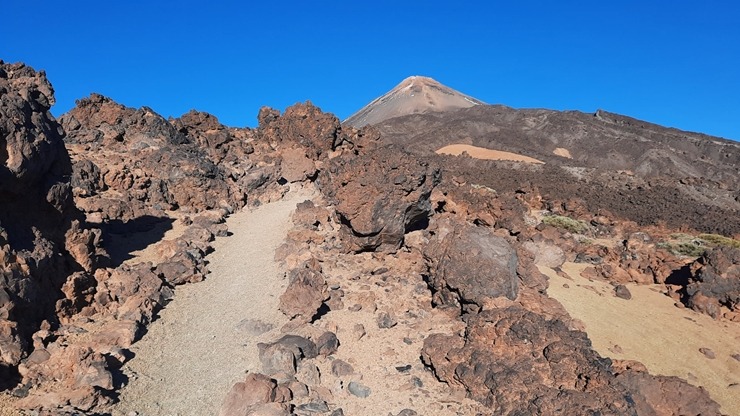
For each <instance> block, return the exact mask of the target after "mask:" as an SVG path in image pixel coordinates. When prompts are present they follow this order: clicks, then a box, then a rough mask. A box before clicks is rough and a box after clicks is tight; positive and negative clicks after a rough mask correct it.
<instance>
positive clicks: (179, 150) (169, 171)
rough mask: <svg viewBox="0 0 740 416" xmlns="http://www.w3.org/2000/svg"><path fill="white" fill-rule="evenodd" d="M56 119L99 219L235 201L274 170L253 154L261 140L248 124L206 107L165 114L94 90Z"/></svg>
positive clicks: (84, 202)
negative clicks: (223, 120) (227, 122)
mask: <svg viewBox="0 0 740 416" xmlns="http://www.w3.org/2000/svg"><path fill="white" fill-rule="evenodd" d="M61 122H62V124H63V126H64V128H65V130H66V131H67V138H66V142H67V144H68V147H69V148H70V150H71V152H72V155H73V159H74V161H75V171H74V173H75V174H74V177H73V184H74V185H75V196H76V197H77V201H78V204H79V205H80V207H82V209H84V210H85V211H86V212H87V213H88V215H90V214H91V213H95V214H96V215H95V216H94V217H96V218H97V219H98V220H100V221H107V220H118V221H124V222H125V221H128V220H131V219H133V218H137V217H141V216H143V215H154V216H163V212H164V211H167V210H174V209H180V210H184V211H189V212H198V211H203V210H208V209H213V208H218V207H228V208H229V209H235V208H239V207H241V206H243V205H244V204H245V203H246V199H247V196H248V195H249V194H250V193H252V191H254V190H255V189H256V188H258V187H260V186H263V185H264V184H265V183H267V182H268V181H269V178H270V177H272V175H274V169H271V168H270V166H269V164H266V165H264V166H262V167H260V168H257V167H256V166H255V165H257V164H258V161H257V160H254V156H252V158H251V159H250V155H254V152H255V146H258V147H259V145H258V144H256V143H253V142H254V137H253V134H252V132H251V131H249V130H236V129H229V128H227V127H225V126H223V125H221V124H220V123H219V122H218V120H217V119H216V118H215V117H214V116H212V115H210V114H206V113H199V112H194V111H191V112H190V113H187V114H185V115H183V116H182V117H181V118H179V119H175V120H172V121H168V120H165V119H164V118H163V117H161V116H160V115H158V114H156V113H154V112H153V111H152V110H151V109H149V108H146V107H142V108H140V109H133V108H128V107H124V106H122V105H120V104H117V103H115V102H113V101H112V100H110V99H108V98H106V97H103V96H101V95H97V94H93V95H91V96H90V97H88V98H85V99H82V100H79V101H77V106H76V107H75V108H73V109H72V110H71V111H70V112H69V113H67V114H65V115H64V116H62V118H61ZM262 147H265V146H262ZM262 154H264V152H262Z"/></svg>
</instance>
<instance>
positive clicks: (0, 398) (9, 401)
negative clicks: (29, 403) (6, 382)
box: [0, 392, 21, 416]
mask: <svg viewBox="0 0 740 416" xmlns="http://www.w3.org/2000/svg"><path fill="white" fill-rule="evenodd" d="M16 400H17V399H16V398H15V397H13V396H11V395H10V394H9V393H7V392H3V393H0V416H20V414H21V413H20V412H19V411H17V410H14V409H15V406H14V405H13V403H15V401H16Z"/></svg>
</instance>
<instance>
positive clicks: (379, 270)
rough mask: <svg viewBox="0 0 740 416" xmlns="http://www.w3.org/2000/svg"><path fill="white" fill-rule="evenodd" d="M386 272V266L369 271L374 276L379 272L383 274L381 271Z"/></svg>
mask: <svg viewBox="0 0 740 416" xmlns="http://www.w3.org/2000/svg"><path fill="white" fill-rule="evenodd" d="M386 272H388V268H387V267H378V268H377V269H375V270H373V271H372V272H370V274H372V275H374V276H377V275H380V274H383V273H386Z"/></svg>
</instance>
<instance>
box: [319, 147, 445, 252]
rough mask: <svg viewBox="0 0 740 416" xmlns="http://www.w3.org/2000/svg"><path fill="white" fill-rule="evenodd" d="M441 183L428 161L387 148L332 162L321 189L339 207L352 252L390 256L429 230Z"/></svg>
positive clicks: (326, 171) (322, 181) (321, 181)
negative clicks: (410, 236)
mask: <svg viewBox="0 0 740 416" xmlns="http://www.w3.org/2000/svg"><path fill="white" fill-rule="evenodd" d="M439 180H440V176H439V170H438V169H437V168H435V167H434V166H432V165H430V164H429V163H428V162H426V161H424V160H420V159H417V158H415V157H412V156H411V155H409V154H408V153H406V152H404V151H403V150H401V149H398V148H394V147H386V148H380V149H377V150H375V151H372V152H369V153H367V154H365V155H364V156H363V157H357V158H352V159H350V160H349V161H347V160H345V159H341V158H338V159H336V160H335V161H332V164H331V165H330V166H329V167H328V168H327V169H325V170H324V171H323V174H322V176H321V177H320V178H319V187H320V189H321V191H322V192H323V193H324V195H326V196H327V198H328V199H329V200H330V202H331V203H333V204H334V205H335V206H336V210H337V214H338V215H339V217H340V220H341V222H342V224H343V227H344V229H345V230H346V232H345V237H346V243H347V248H348V249H349V250H352V251H356V252H360V251H385V252H392V251H395V250H397V249H398V248H399V247H400V246H401V244H402V243H403V236H404V234H405V233H406V232H408V231H411V230H414V229H418V228H424V227H425V226H426V225H425V224H426V223H427V222H428V217H429V215H431V213H432V205H431V201H430V196H431V193H432V189H433V188H434V186H435V185H437V184H438V183H439Z"/></svg>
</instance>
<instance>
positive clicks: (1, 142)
mask: <svg viewBox="0 0 740 416" xmlns="http://www.w3.org/2000/svg"><path fill="white" fill-rule="evenodd" d="M53 103H54V90H53V89H52V87H51V84H50V83H49V81H48V80H47V79H46V75H45V73H44V72H36V71H34V70H33V69H32V68H30V67H28V66H25V65H23V64H5V63H3V62H2V61H0V196H1V197H0V259H1V260H0V273H1V274H2V278H0V367H3V366H16V365H18V364H19V363H20V361H21V359H22V358H23V357H24V355H25V354H26V353H27V352H28V350H29V348H30V347H31V345H30V337H31V334H32V333H33V332H35V331H36V330H37V329H38V327H39V325H40V323H41V321H42V320H43V319H45V318H46V317H48V316H49V315H50V314H52V313H53V312H54V308H55V304H56V301H57V300H58V299H60V298H61V297H63V294H62V291H61V289H62V285H63V284H64V283H65V281H66V280H67V276H68V275H70V274H71V273H73V272H76V271H83V270H90V269H92V268H93V267H94V266H95V265H96V263H97V261H98V258H97V256H96V249H97V247H96V245H97V244H98V239H99V237H100V234H99V231H97V232H96V231H92V230H87V229H86V226H85V225H84V224H83V223H81V222H80V214H79V212H78V211H77V210H76V209H75V207H74V205H73V203H72V192H71V186H70V177H71V175H72V165H71V163H70V159H69V155H68V154H67V151H66V150H65V148H64V142H63V135H64V132H63V130H62V128H61V127H60V126H59V124H58V123H57V121H56V120H55V119H54V117H53V116H52V115H51V113H50V112H49V108H50V106H51V105H52V104H53ZM73 229H74V230H75V232H71V233H70V231H71V230H73ZM67 250H69V252H68V251H67Z"/></svg>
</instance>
